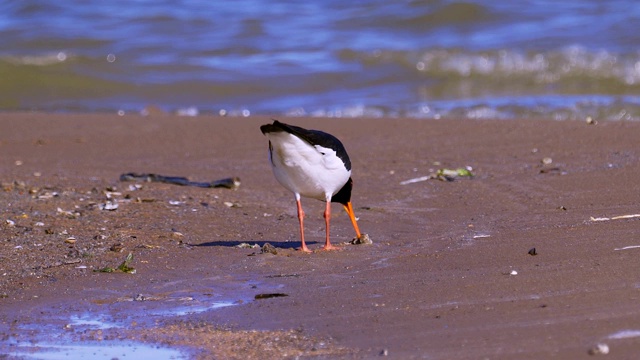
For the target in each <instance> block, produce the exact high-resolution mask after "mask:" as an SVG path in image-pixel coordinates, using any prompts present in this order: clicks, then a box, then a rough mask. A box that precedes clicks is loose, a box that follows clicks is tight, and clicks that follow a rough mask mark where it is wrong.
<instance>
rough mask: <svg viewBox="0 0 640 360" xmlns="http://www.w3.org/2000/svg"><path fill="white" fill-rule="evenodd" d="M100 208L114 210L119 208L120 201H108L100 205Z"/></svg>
mask: <svg viewBox="0 0 640 360" xmlns="http://www.w3.org/2000/svg"><path fill="white" fill-rule="evenodd" d="M99 207H100V210H107V211H114V210H116V209H117V208H118V203H117V202H115V201H107V202H106V203H104V204H100V205H99Z"/></svg>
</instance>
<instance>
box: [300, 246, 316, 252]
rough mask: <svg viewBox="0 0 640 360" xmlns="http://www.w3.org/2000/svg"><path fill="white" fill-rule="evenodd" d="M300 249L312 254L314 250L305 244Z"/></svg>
mask: <svg viewBox="0 0 640 360" xmlns="http://www.w3.org/2000/svg"><path fill="white" fill-rule="evenodd" d="M298 250H300V251H302V252H303V253H307V254H311V253H312V252H313V251H311V250H309V248H308V247H306V246H303V247H301V248H300V249H298Z"/></svg>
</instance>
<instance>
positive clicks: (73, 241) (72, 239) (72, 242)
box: [64, 236, 76, 244]
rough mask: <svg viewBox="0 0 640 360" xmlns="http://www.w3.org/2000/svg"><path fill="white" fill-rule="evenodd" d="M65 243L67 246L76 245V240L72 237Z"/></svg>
mask: <svg viewBox="0 0 640 360" xmlns="http://www.w3.org/2000/svg"><path fill="white" fill-rule="evenodd" d="M64 242H66V243H67V244H75V243H76V238H74V237H73V236H70V237H68V238H67V239H66V240H65V241H64Z"/></svg>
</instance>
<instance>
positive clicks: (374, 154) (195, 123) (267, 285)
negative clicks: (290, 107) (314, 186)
mask: <svg viewBox="0 0 640 360" xmlns="http://www.w3.org/2000/svg"><path fill="white" fill-rule="evenodd" d="M283 121H285V122H289V123H293V124H296V125H299V126H303V127H308V128H316V129H321V130H324V131H327V132H330V133H333V134H334V135H336V136H338V137H339V138H340V139H341V140H342V141H343V143H344V144H345V146H346V148H347V150H348V151H349V154H350V156H351V161H352V164H353V179H354V193H353V203H354V209H355V211H356V215H357V216H358V217H359V224H360V227H361V230H362V231H363V232H365V233H368V234H369V235H370V236H371V239H372V240H373V245H342V246H341V247H342V250H341V251H333V252H324V251H316V252H314V253H312V254H304V253H301V252H299V251H296V250H295V248H296V247H297V246H299V239H298V228H297V219H296V215H295V203H294V201H293V196H292V195H291V194H290V193H288V192H287V190H285V189H284V188H282V187H281V186H280V185H278V184H277V182H276V180H275V179H274V178H273V175H272V173H271V170H270V168H269V165H268V162H267V155H266V147H267V140H266V138H265V137H264V136H263V135H262V134H261V133H260V130H259V125H261V124H263V123H267V122H270V119H269V118H267V117H251V118H221V117H195V118H181V117H172V116H148V117H139V116H123V117H119V116H115V115H100V114H91V115H83V114H73V115H68V114H40V113H34V114H11V113H3V114H0V154H1V156H0V181H1V183H2V189H1V190H2V191H0V197H1V201H2V204H3V207H2V209H1V210H0V211H1V212H0V231H1V232H0V233H1V234H2V237H1V238H0V339H2V341H4V342H5V345H3V347H2V348H0V352H8V353H10V352H11V351H12V350H11V349H12V347H11V346H10V345H6V344H9V343H12V344H15V342H16V341H22V342H33V343H36V344H37V343H38V342H43V341H45V340H46V339H47V336H48V335H47V334H48V333H50V332H51V331H53V330H52V329H55V331H53V332H63V333H64V334H63V335H60V336H58V335H56V336H58V338H61V337H62V336H66V337H68V338H71V339H73V340H74V341H75V340H77V341H80V340H91V341H102V342H111V343H113V342H118V341H125V340H127V341H140V342H145V343H150V344H161V345H164V346H168V347H171V348H177V349H181V350H184V351H186V352H187V354H189V356H192V357H195V358H211V357H219V358H233V357H237V358H273V357H283V358H286V357H295V356H303V357H304V356H307V357H317V358H356V359H359V358H371V357H377V356H379V355H388V356H389V357H392V358H403V359H410V358H416V359H419V358H438V359H445V358H448V359H451V358H457V359H478V358H491V359H513V358H519V359H539V358H551V357H556V358H581V357H589V351H590V350H592V349H593V348H594V347H595V346H596V345H597V344H606V345H607V346H608V349H609V351H610V354H611V355H614V354H615V356H616V358H631V357H633V356H634V355H635V354H637V351H638V349H640V325H639V324H640V307H638V298H639V297H640V290H639V288H640V280H639V278H638V273H639V271H640V262H638V261H637V258H638V252H640V248H633V247H632V246H637V245H640V239H638V237H637V233H638V231H637V228H638V224H640V223H639V222H638V221H640V217H634V216H633V215H636V214H639V213H640V206H639V205H638V203H639V200H640V192H639V191H638V186H637V183H638V178H639V177H640V161H639V159H640V146H638V144H639V143H638V138H639V135H640V123H629V122H600V123H598V124H597V125H589V124H587V123H585V122H577V121H575V122H557V121H549V120H537V121H489V120H481V121H474V120H459V121H455V120H454V121H452V120H446V121H444V120H443V121H436V120H429V121H421V120H415V119H311V118H289V119H283ZM466 166H470V167H472V169H473V170H472V172H473V173H474V176H473V178H471V179H469V178H458V179H455V180H454V181H441V180H437V179H429V180H426V181H418V182H413V183H408V184H405V185H401V182H403V181H406V180H410V179H416V178H421V177H425V176H428V175H429V174H432V173H434V172H435V171H437V170H438V169H442V168H447V169H456V168H460V167H466ZM127 172H141V173H156V174H162V175H168V176H169V175H170V176H184V177H188V178H189V179H190V180H193V181H211V180H216V179H220V178H225V177H231V176H238V177H240V179H241V182H242V183H241V185H240V187H239V188H238V189H237V190H229V189H203V188H197V187H183V186H178V185H171V184H164V183H148V182H140V181H138V182H135V181H134V182H121V181H119V176H120V174H123V173H127ZM136 184H137V185H136ZM109 204H111V205H110V206H107V207H105V205H109ZM114 204H117V208H116V209H113V207H114V206H113V205H114ZM303 206H304V207H305V210H306V213H307V216H308V217H307V219H306V222H305V224H306V226H307V237H308V243H309V245H310V247H311V249H312V250H317V249H319V248H320V247H321V246H322V244H323V241H324V238H323V236H324V221H323V219H322V211H323V205H322V203H321V202H319V201H316V200H309V199H307V200H303ZM109 209H111V210H109ZM624 215H631V216H629V217H620V216H624ZM592 218H593V219H592ZM594 220H595V221H594ZM353 235H354V234H353V229H352V228H351V224H350V222H349V219H348V217H347V216H346V215H345V214H344V212H342V210H341V209H339V207H338V206H334V214H333V218H332V240H333V241H334V242H336V243H338V244H340V243H347V242H348V241H349V240H351V239H352V238H353ZM267 242H268V243H270V244H272V245H274V246H275V247H276V248H277V254H271V253H267V254H262V253H261V252H260V249H259V248H241V247H238V245H240V244H243V243H247V244H250V245H254V244H258V245H259V246H262V245H264V244H265V243H267ZM628 247H631V248H628ZM533 248H535V254H536V255H531V254H529V252H530V250H532V249H533ZM531 252H532V253H533V251H531ZM129 253H131V254H132V255H133V259H132V261H131V262H130V263H128V265H129V266H130V267H132V268H134V269H135V273H134V274H131V273H124V272H122V271H117V267H118V265H120V264H121V263H122V262H123V261H124V260H125V258H126V257H127V255H128V254H129ZM105 268H112V269H116V271H114V272H98V271H94V270H100V269H102V270H105ZM264 294H282V295H286V296H278V297H268V298H265V299H255V297H256V295H264ZM216 304H225V305H230V306H223V307H219V308H214V307H216V306H215V305H216ZM183 308H186V309H187V310H186V311H185V312H183V313H180V309H183ZM78 318H80V319H93V318H100V319H108V320H109V321H113V322H117V323H119V324H121V325H120V326H118V327H115V328H106V329H95V328H93V329H90V330H86V329H85V330H82V331H81V330H80V329H81V328H82V325H81V323H79V322H78V321H77V319H78ZM70 319H71V320H70ZM73 319H76V320H73ZM74 321H75V322H74ZM73 324H80V325H73ZM122 324H125V325H122ZM51 336H52V335H51ZM54 340H55V339H54Z"/></svg>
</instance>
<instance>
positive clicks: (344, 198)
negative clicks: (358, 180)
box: [331, 178, 353, 205]
mask: <svg viewBox="0 0 640 360" xmlns="http://www.w3.org/2000/svg"><path fill="white" fill-rule="evenodd" d="M352 188H353V180H351V178H349V180H348V181H347V183H346V184H344V186H343V187H342V189H340V191H338V192H337V193H336V194H335V195H333V196H332V197H331V202H337V203H340V204H342V205H347V203H349V202H350V201H351V189H352Z"/></svg>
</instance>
